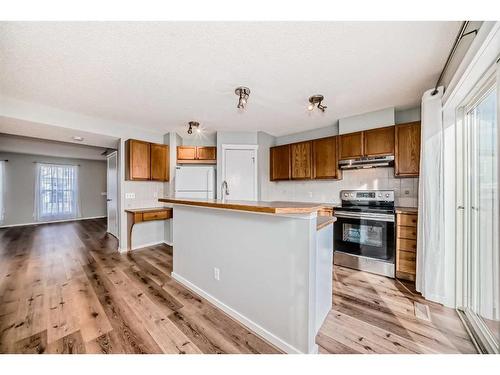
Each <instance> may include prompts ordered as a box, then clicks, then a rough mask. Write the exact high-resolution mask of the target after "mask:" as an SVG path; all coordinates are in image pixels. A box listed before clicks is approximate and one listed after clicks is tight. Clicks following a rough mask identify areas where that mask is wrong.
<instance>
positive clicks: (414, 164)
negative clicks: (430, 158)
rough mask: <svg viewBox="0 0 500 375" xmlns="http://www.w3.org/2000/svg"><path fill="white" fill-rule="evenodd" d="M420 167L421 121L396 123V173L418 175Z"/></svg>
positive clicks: (407, 175) (403, 175) (399, 174)
mask: <svg viewBox="0 0 500 375" xmlns="http://www.w3.org/2000/svg"><path fill="white" fill-rule="evenodd" d="M419 167H420V121H418V122H410V123H408V124H400V125H396V130H395V153H394V174H395V175H396V176H401V177H418V174H419Z"/></svg>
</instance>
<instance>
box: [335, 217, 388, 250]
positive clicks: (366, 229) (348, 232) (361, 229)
mask: <svg viewBox="0 0 500 375" xmlns="http://www.w3.org/2000/svg"><path fill="white" fill-rule="evenodd" d="M382 229H383V228H382V227H380V226H375V225H366V224H351V223H344V224H343V226H342V239H343V241H344V242H353V243H358V244H360V245H366V246H371V247H382V244H383V236H382Z"/></svg>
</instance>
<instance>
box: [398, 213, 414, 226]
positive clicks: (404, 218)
mask: <svg viewBox="0 0 500 375" xmlns="http://www.w3.org/2000/svg"><path fill="white" fill-rule="evenodd" d="M417 221H418V217H417V215H412V214H398V225H405V226H408V227H416V226H417Z"/></svg>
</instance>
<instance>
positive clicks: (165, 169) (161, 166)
mask: <svg viewBox="0 0 500 375" xmlns="http://www.w3.org/2000/svg"><path fill="white" fill-rule="evenodd" d="M168 159H169V157H168V146H167V145H160V144H155V143H152V144H151V180H155V181H168V179H169V162H168Z"/></svg>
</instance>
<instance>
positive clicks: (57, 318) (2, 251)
mask: <svg viewBox="0 0 500 375" xmlns="http://www.w3.org/2000/svg"><path fill="white" fill-rule="evenodd" d="M105 228H106V221H105V220H102V219H98V220H84V221H74V222H67V223H54V224H44V225H35V226H24V227H13V228H5V229H0V353H175V354H178V353H180V354H184V353H189V354H192V353H279V352H280V351H279V350H278V349H276V348H275V347H274V346H272V345H271V344H269V343H268V342H266V341H265V340H263V339H262V338H260V337H259V336H257V335H255V334H254V333H252V332H251V331H249V330H248V329H247V328H245V327H244V326H242V325H241V324H239V323H238V322H236V321H234V320H233V319H231V318H230V317H229V316H227V315H226V314H225V313H223V312H222V311H221V310H219V309H218V308H216V307H214V306H213V305H211V304H210V303H208V302H207V301H206V300H204V299H203V298H200V297H199V296H197V295H195V294H194V293H192V292H190V291H189V290H187V289H186V288H184V287H182V286H181V285H180V284H179V283H177V282H176V281H174V280H173V279H171V277H170V272H171V271H172V249H171V247H169V246H167V245H159V246H153V247H149V248H145V249H142V250H137V251H133V252H130V253H128V254H119V253H118V252H117V240H116V239H115V238H114V237H113V236H110V235H108V234H106V229H105Z"/></svg>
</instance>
